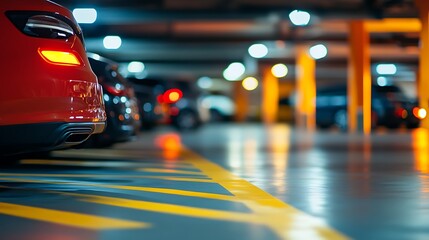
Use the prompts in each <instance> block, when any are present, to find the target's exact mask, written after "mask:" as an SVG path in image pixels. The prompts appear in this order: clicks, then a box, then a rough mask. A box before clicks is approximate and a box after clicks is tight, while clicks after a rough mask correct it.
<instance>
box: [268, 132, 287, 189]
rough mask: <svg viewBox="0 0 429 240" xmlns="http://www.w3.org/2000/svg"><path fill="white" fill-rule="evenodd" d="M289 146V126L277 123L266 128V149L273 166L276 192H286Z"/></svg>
mask: <svg viewBox="0 0 429 240" xmlns="http://www.w3.org/2000/svg"><path fill="white" fill-rule="evenodd" d="M289 147H290V126H288V125H277V126H275V127H273V128H269V130H268V149H269V151H271V152H270V155H271V157H270V159H271V161H272V163H273V166H274V174H273V175H274V178H273V179H274V183H273V184H274V186H275V187H276V190H277V192H278V193H281V194H282V193H285V192H286V179H285V178H286V168H287V165H288V156H289Z"/></svg>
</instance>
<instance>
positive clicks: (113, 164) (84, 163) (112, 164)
mask: <svg viewBox="0 0 429 240" xmlns="http://www.w3.org/2000/svg"><path fill="white" fill-rule="evenodd" d="M19 163H20V164H23V165H48V166H76V167H103V168H133V167H142V166H144V167H147V168H174V169H181V170H194V169H195V167H193V166H192V165H191V164H188V163H178V162H175V163H147V162H130V161H91V160H80V161H77V160H69V159H67V160H57V159H22V160H20V161H19Z"/></svg>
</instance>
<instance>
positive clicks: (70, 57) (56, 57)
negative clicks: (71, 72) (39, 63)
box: [39, 49, 82, 66]
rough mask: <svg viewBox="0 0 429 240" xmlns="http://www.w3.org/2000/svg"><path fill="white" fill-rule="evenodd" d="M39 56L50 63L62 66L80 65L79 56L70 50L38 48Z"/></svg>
mask: <svg viewBox="0 0 429 240" xmlns="http://www.w3.org/2000/svg"><path fill="white" fill-rule="evenodd" d="M39 53H40V56H42V58H43V59H44V60H45V61H46V62H48V63H51V64H57V65H63V66H80V65H82V63H81V61H80V60H79V58H78V57H77V56H76V55H75V54H74V53H72V52H70V51H54V50H41V49H39Z"/></svg>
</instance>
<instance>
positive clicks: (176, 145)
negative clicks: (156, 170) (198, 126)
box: [155, 133, 182, 160]
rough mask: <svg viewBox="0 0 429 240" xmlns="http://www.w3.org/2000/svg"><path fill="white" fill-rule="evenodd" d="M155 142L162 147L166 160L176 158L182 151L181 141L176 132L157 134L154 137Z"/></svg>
mask: <svg viewBox="0 0 429 240" xmlns="http://www.w3.org/2000/svg"><path fill="white" fill-rule="evenodd" d="M155 144H156V146H158V147H160V148H162V149H163V157H164V158H165V159H167V160H177V159H178V157H179V156H180V152H181V151H182V141H181V139H180V136H179V135H178V134H176V133H167V134H162V135H159V136H158V137H156V139H155Z"/></svg>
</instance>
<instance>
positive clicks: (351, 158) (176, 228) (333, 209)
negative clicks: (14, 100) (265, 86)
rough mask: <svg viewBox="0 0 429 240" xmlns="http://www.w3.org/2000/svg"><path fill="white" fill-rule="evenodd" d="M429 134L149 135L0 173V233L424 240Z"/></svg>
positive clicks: (220, 130)
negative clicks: (0, 230) (106, 147)
mask: <svg viewBox="0 0 429 240" xmlns="http://www.w3.org/2000/svg"><path fill="white" fill-rule="evenodd" d="M427 144H428V133H427V131H425V130H416V131H414V132H412V133H406V132H396V133H389V132H379V133H377V134H374V135H372V136H371V137H367V138H366V137H363V136H360V135H347V134H342V133H337V132H317V133H314V134H310V133H305V132H301V131H296V130H292V129H291V128H290V127H288V126H286V125H275V126H271V127H265V126H261V125H257V124H255V125H230V124H224V125H207V126H205V127H204V128H202V129H200V130H199V131H196V132H185V133H180V134H179V133H178V132H175V131H173V130H171V129H168V128H160V129H158V130H156V131H153V132H144V133H142V134H141V135H140V136H139V137H138V139H136V140H135V141H133V142H128V143H123V144H117V145H115V146H114V147H113V148H108V149H78V150H76V149H75V150H67V151H56V152H53V153H52V154H51V156H48V157H29V158H25V159H21V160H20V161H19V162H17V163H16V164H13V165H7V166H2V168H1V170H0V226H1V227H2V232H1V233H0V238H1V239H264V240H265V239H268V240H269V239H345V238H353V239H428V238H429V174H428V173H429V156H428V145H427Z"/></svg>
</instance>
